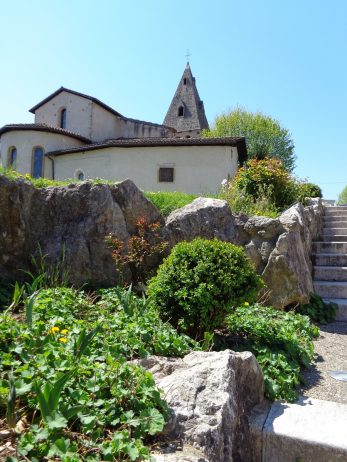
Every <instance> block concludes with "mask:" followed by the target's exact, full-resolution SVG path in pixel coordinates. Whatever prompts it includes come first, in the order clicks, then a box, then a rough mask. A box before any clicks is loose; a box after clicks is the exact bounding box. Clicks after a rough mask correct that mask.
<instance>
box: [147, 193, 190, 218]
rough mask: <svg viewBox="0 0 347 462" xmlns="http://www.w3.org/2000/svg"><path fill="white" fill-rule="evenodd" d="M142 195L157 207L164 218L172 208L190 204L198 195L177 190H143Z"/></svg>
mask: <svg viewBox="0 0 347 462" xmlns="http://www.w3.org/2000/svg"><path fill="white" fill-rule="evenodd" d="M144 195H145V196H146V197H147V199H149V200H150V201H151V202H152V203H153V204H154V205H155V206H156V207H157V209H158V210H159V212H160V213H161V214H162V215H163V217H164V218H166V217H168V216H169V215H170V213H171V212H173V211H174V210H176V209H179V208H181V207H184V206H185V205H188V204H190V203H191V202H192V201H193V200H194V199H196V198H197V197H198V196H197V195H195V194H186V193H183V192H178V191H157V192H144Z"/></svg>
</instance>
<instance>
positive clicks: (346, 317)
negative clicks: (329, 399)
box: [323, 298, 347, 393]
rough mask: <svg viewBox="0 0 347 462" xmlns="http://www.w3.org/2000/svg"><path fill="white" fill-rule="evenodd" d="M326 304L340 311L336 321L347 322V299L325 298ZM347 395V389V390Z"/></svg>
mask: <svg viewBox="0 0 347 462" xmlns="http://www.w3.org/2000/svg"><path fill="white" fill-rule="evenodd" d="M323 300H324V301H325V302H326V303H330V302H333V303H336V305H337V306H338V310H337V313H336V316H335V321H344V322H346V321H347V299H346V298H323ZM346 393H347V389H346Z"/></svg>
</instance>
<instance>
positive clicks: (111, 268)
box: [0, 175, 163, 287]
mask: <svg viewBox="0 0 347 462" xmlns="http://www.w3.org/2000/svg"><path fill="white" fill-rule="evenodd" d="M139 217H144V218H145V219H146V220H147V221H148V222H149V223H152V222H155V221H159V222H161V223H162V222H163V219H162V217H161V215H160V214H159V212H158V210H157V209H156V207H155V206H154V205H153V204H152V203H151V202H149V201H148V200H147V199H146V198H145V197H144V195H143V194H142V192H141V191H140V190H139V189H138V188H137V187H136V186H135V185H134V183H133V182H132V181H130V180H125V181H123V182H122V183H119V184H115V185H106V184H93V183H90V182H84V183H79V184H70V185H68V186H64V187H50V188H43V189H37V188H34V187H33V186H32V185H31V184H29V183H28V182H25V181H22V180H18V181H10V180H8V179H7V178H6V177H5V176H3V175H0V255H1V256H2V258H1V259H0V279H1V282H11V281H14V280H17V279H20V278H21V277H23V273H22V272H20V271H19V270H28V269H30V267H31V262H30V259H31V257H32V256H36V257H38V255H39V253H40V252H41V253H42V254H43V255H46V256H47V257H46V260H47V263H53V264H54V263H55V262H57V261H59V259H60V258H61V255H62V253H63V252H65V266H66V268H68V275H69V282H70V283H72V284H74V285H75V286H77V287H78V286H81V285H82V284H84V283H86V282H88V283H92V284H105V285H109V284H114V283H115V282H116V280H117V277H116V271H115V265H114V262H113V261H112V258H111V252H110V250H109V249H108V248H107V246H106V243H105V236H106V235H107V234H109V233H113V234H114V235H115V236H116V237H118V238H119V239H121V240H122V241H125V242H126V241H127V240H128V239H129V237H130V236H131V235H132V234H133V233H134V231H135V222H136V220H137V219H138V218H139ZM40 249H41V250H40ZM130 278H131V275H130V270H129V269H125V272H124V279H125V280H128V281H130Z"/></svg>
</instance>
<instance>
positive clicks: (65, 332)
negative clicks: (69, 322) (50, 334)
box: [60, 329, 69, 335]
mask: <svg viewBox="0 0 347 462" xmlns="http://www.w3.org/2000/svg"><path fill="white" fill-rule="evenodd" d="M68 332H69V331H68V330H67V329H63V330H62V331H61V332H60V333H61V335H67V333H68Z"/></svg>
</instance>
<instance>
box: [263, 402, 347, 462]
mask: <svg viewBox="0 0 347 462" xmlns="http://www.w3.org/2000/svg"><path fill="white" fill-rule="evenodd" d="M346 435H347V406H346V405H344V404H339V403H334V402H331V401H323V400H317V399H313V398H304V397H301V398H300V399H299V400H298V401H297V402H296V403H293V404H290V403H282V402H275V403H274V404H273V405H272V407H271V410H270V412H269V415H268V418H267V420H266V422H265V425H264V429H263V455H262V462H279V461H280V462H295V461H304V462H342V461H344V462H346V460H347V437H346Z"/></svg>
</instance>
